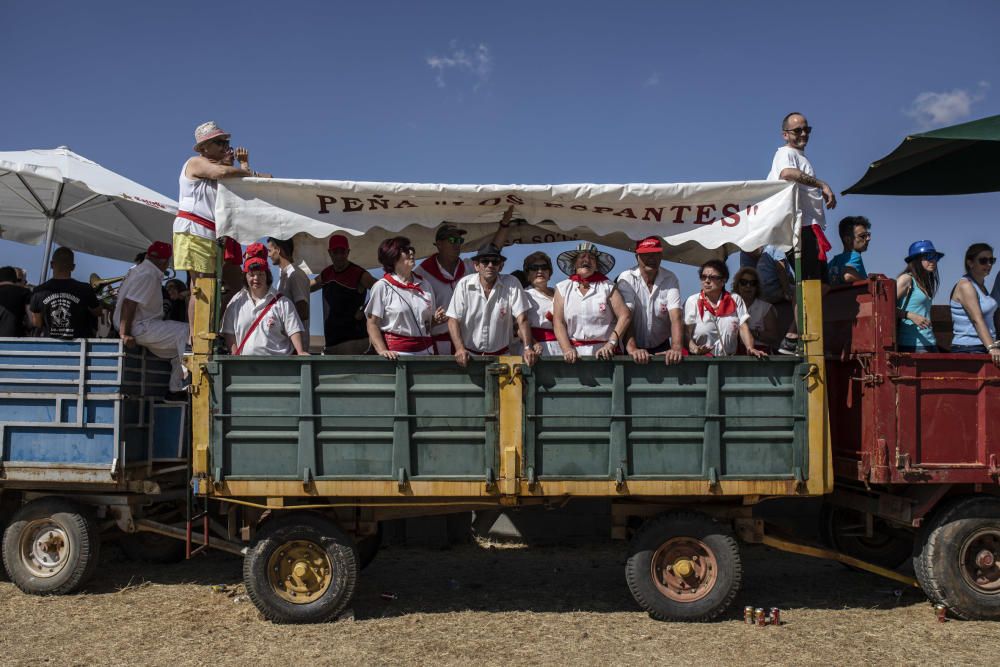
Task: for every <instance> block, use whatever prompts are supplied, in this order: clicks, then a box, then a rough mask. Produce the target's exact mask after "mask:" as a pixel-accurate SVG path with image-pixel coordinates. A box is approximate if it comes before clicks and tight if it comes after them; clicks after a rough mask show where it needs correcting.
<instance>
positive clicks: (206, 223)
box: [177, 211, 215, 232]
mask: <svg viewBox="0 0 1000 667" xmlns="http://www.w3.org/2000/svg"><path fill="white" fill-rule="evenodd" d="M177 217H178V218H184V219H185V220H190V221H191V222H193V223H196V224H199V225H201V226H202V227H204V228H205V229H211V230H212V231H213V232H214V231H215V223H214V222H212V221H211V220H207V219H205V218H203V217H201V216H200V215H195V214H194V213H191V212H190V211H177Z"/></svg>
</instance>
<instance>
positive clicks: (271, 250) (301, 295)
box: [267, 237, 310, 347]
mask: <svg viewBox="0 0 1000 667" xmlns="http://www.w3.org/2000/svg"><path fill="white" fill-rule="evenodd" d="M267 256H268V257H269V258H270V260H271V263H272V264H274V265H275V266H276V267H278V284H277V285H276V286H275V290H276V291H277V292H278V294H281V295H282V296H287V297H288V300H289V301H291V302H292V303H293V304H295V312H297V313H298V314H299V319H301V320H302V329H303V331H304V332H305V333H304V336H305V339H306V347H308V346H309V295H310V290H309V276H307V275H306V272H305V271H303V270H302V269H300V268H299V267H297V266H295V264H293V263H292V258H293V257H294V256H295V244H294V243H293V242H292V241H291V239H289V240H287V241H284V240H282V239H276V238H273V237H271V238H268V239H267Z"/></svg>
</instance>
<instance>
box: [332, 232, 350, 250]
mask: <svg viewBox="0 0 1000 667" xmlns="http://www.w3.org/2000/svg"><path fill="white" fill-rule="evenodd" d="M350 249H351V243H350V241H348V240H347V237H346V236H344V235H343V234H334V235H333V236H331V237H330V250H350Z"/></svg>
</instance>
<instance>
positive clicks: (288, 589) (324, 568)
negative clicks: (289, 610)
mask: <svg viewBox="0 0 1000 667" xmlns="http://www.w3.org/2000/svg"><path fill="white" fill-rule="evenodd" d="M267 575H268V579H269V580H270V584H271V588H272V590H274V592H275V593H276V594H277V595H278V597H280V598H281V599H283V600H285V601H287V602H291V603H292V604H309V603H310V602H314V601H316V600H318V599H319V598H321V597H323V594H324V593H326V591H327V589H329V588H330V583H331V582H332V581H333V568H332V566H331V564H330V557H329V555H327V553H326V550H325V549H323V547H321V546H320V545H318V544H316V543H315V542H311V541H309V540H292V541H290V542H286V543H285V544H282V545H281V546H280V547H278V548H277V549H276V550H275V551H274V553H273V554H271V557H270V558H269V559H268V562H267Z"/></svg>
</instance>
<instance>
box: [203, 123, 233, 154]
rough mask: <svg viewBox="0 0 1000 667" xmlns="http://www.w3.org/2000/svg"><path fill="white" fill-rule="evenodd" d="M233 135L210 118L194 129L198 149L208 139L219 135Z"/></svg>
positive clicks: (226, 136) (225, 136) (227, 136)
mask: <svg viewBox="0 0 1000 667" xmlns="http://www.w3.org/2000/svg"><path fill="white" fill-rule="evenodd" d="M231 136H232V135H231V134H229V133H228V132H226V131H225V130H223V129H222V128H221V127H219V126H218V125H216V124H215V121H214V120H210V121H208V122H207V123H202V124H201V125H199V126H198V127H196V128H195V130H194V149H195V150H198V146H201V145H202V144H203V143H205V142H206V141H210V140H212V139H215V138H217V137H224V138H226V139H228V138H229V137H231Z"/></svg>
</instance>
